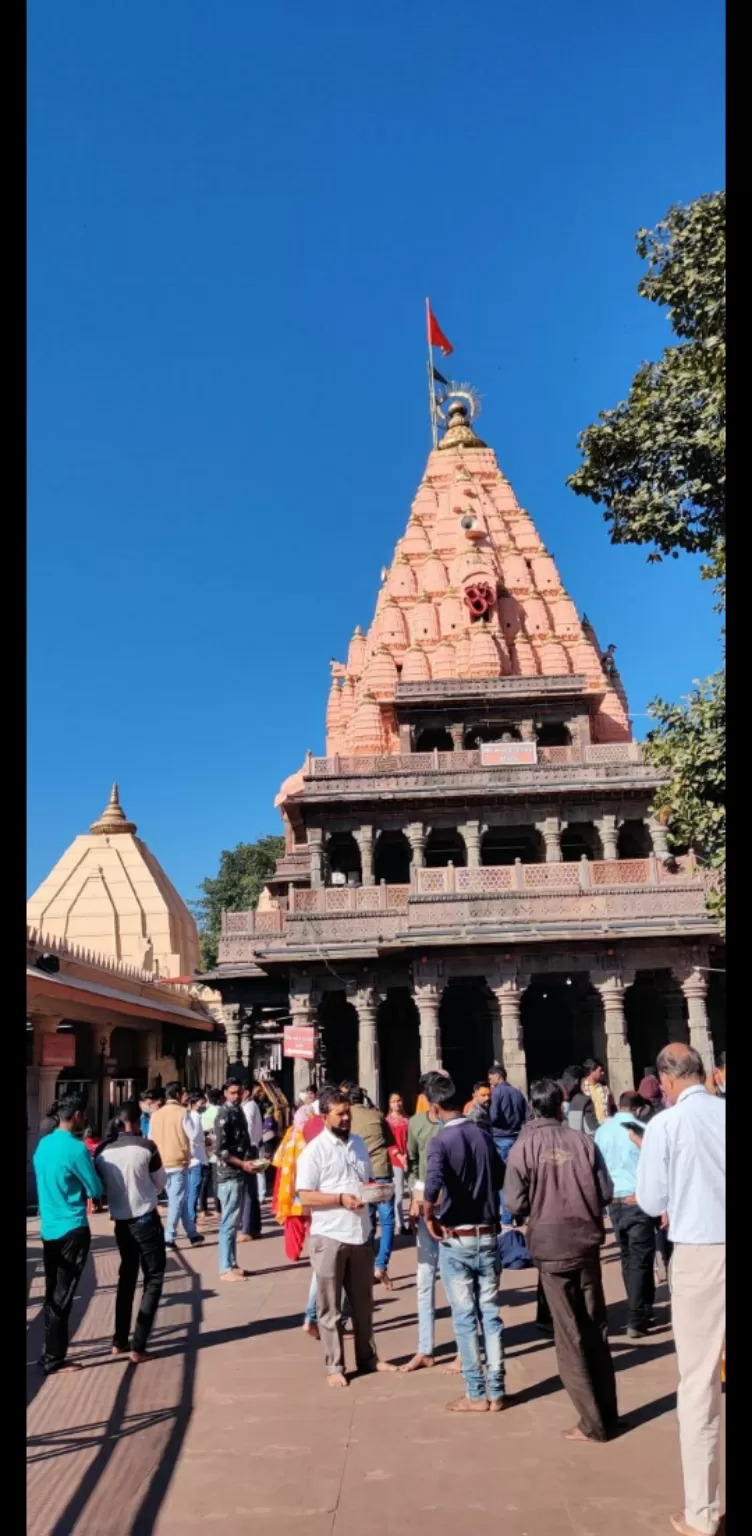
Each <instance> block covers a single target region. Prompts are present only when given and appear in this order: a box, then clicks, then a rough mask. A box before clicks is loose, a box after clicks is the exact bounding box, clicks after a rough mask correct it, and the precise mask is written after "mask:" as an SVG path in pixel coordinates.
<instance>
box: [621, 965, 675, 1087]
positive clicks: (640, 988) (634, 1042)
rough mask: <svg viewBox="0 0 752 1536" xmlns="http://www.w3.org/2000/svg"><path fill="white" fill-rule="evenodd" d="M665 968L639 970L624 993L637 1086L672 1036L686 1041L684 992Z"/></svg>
mask: <svg viewBox="0 0 752 1536" xmlns="http://www.w3.org/2000/svg"><path fill="white" fill-rule="evenodd" d="M676 993H677V989H676V987H675V985H674V984H673V983H672V978H671V977H670V976H668V975H666V974H664V973H663V972H661V971H638V972H637V975H636V976H635V979H634V982H633V984H632V986H631V987H627V990H626V993H625V995H624V1013H625V1016H626V1020H627V1040H628V1042H629V1048H630V1050H631V1052H632V1067H633V1069H634V1080H635V1085H636V1084H637V1083H639V1082H641V1080H642V1078H643V1077H645V1076H647V1074H648V1073H649V1072H655V1060H656V1057H657V1055H658V1052H659V1051H661V1050H662V1049H663V1047H664V1045H665V1044H666V1042H667V1041H668V1040H669V1039H673V1040H680V1039H682V1040H686V1038H687V1033H686V1026H685V1024H684V1022H683V1019H682V1002H683V999H682V996H681V992H679V993H678V996H677V995H676Z"/></svg>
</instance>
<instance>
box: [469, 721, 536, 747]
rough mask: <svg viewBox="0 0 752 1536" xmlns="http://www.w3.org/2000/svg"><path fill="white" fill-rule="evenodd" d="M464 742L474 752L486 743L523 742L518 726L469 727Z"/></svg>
mask: <svg viewBox="0 0 752 1536" xmlns="http://www.w3.org/2000/svg"><path fill="white" fill-rule="evenodd" d="M463 740H464V745H465V750H466V751H468V752H472V751H474V750H475V748H476V747H477V746H479V745H480V743H481V742H484V741H521V740H522V736H521V735H520V732H519V730H518V728H517V726H516V725H468V727H467V729H466V731H465V735H464V738H463Z"/></svg>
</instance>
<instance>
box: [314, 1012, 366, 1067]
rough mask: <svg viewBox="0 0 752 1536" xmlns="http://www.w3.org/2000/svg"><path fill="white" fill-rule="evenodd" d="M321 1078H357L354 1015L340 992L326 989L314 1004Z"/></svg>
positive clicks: (356, 1036) (356, 1018)
mask: <svg viewBox="0 0 752 1536" xmlns="http://www.w3.org/2000/svg"><path fill="white" fill-rule="evenodd" d="M318 1021H319V1028H320V1030H321V1031H322V1039H321V1046H322V1048H323V1058H324V1068H325V1070H324V1077H325V1078H326V1081H327V1082H328V1083H343V1082H345V1080H346V1079H347V1080H349V1081H350V1082H353V1083H357V1081H358V1015H357V1013H356V1011H355V1008H354V1007H353V1005H352V1003H348V1001H347V998H346V997H345V994H344V992H327V993H326V994H325V995H324V997H322V999H321V1002H320V1003H319V1007H318Z"/></svg>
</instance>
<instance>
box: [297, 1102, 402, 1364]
mask: <svg viewBox="0 0 752 1536" xmlns="http://www.w3.org/2000/svg"><path fill="white" fill-rule="evenodd" d="M319 1104H320V1111H321V1114H322V1115H323V1116H324V1122H325V1123H324V1129H323V1131H321V1133H320V1134H319V1135H318V1136H317V1137H316V1138H315V1139H314V1140H313V1141H311V1142H309V1144H308V1146H307V1147H306V1149H305V1151H304V1152H303V1153H302V1154H301V1156H300V1158H299V1160H298V1167H297V1175H296V1184H297V1194H298V1199H299V1200H300V1202H301V1204H302V1205H303V1206H305V1207H306V1209H307V1210H310V1211H311V1237H310V1251H311V1264H312V1266H313V1268H314V1270H315V1271H316V1280H317V1286H318V1301H317V1306H318V1323H319V1331H320V1335H321V1339H322V1342H323V1345H324V1353H325V1356H326V1371H327V1381H328V1384H329V1386H330V1387H346V1386H347V1378H346V1376H345V1356H344V1349H343V1344H342V1313H341V1308H340V1300H341V1296H342V1287H343V1285H344V1288H345V1292H346V1294H347V1299H348V1302H349V1304H350V1315H351V1318H352V1325H353V1335H354V1340H355V1366H356V1370H358V1371H360V1372H368V1371H393V1370H394V1369H395V1367H394V1366H393V1365H387V1363H386V1362H385V1361H383V1360H379V1358H378V1355H377V1354H376V1349H375V1346H374V1342H373V1249H372V1248H371V1243H370V1237H371V1218H370V1215H369V1211H368V1207H367V1205H366V1204H364V1202H363V1200H362V1199H361V1186H362V1185H363V1184H365V1183H367V1182H369V1181H370V1180H371V1179H372V1178H373V1174H372V1171H371V1162H370V1158H369V1156H368V1151H367V1149H366V1146H365V1143H364V1142H363V1141H361V1139H360V1137H359V1136H352V1135H351V1134H350V1102H349V1099H348V1097H347V1095H346V1094H345V1093H343V1092H342V1090H341V1089H340V1088H333V1087H329V1086H327V1087H325V1088H322V1090H321V1095H320V1101H319Z"/></svg>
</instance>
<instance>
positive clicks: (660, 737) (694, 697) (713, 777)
mask: <svg viewBox="0 0 752 1536" xmlns="http://www.w3.org/2000/svg"><path fill="white" fill-rule="evenodd" d="M650 714H651V716H652V718H653V719H654V720H656V721H657V722H658V724H657V726H656V727H655V728H654V729H653V730H651V731H649V732H648V737H647V740H646V743H645V756H646V758H647V759H648V761H649V762H651V763H654V764H655V766H656V767H657V768H660V769H662V770H663V771H664V772H665V773H666V774H667V776H668V777H667V781H666V783H665V784H663V785H662V786H661V788H660V790H659V791H658V794H657V796H656V799H655V802H654V805H653V810H654V812H655V814H656V815H657V816H658V817H659V819H660V820H662V821H665V822H666V824H667V831H668V838H669V843H670V845H671V846H672V847H674V848H681V847H685V848H686V847H692V848H694V850H695V852H696V854H697V857H698V859H699V860H700V862H701V863H703V864H707V865H710V866H711V867H712V868H714V869H717V870H718V871H719V877H718V886H717V887H716V889H715V890H714V892H713V894H712V896H711V900H710V905H711V909H712V910H713V912H714V913H715V915H716V916H717V917H718V919H719V921H720V923H721V925H722V926H723V925H724V923H725V916H726V884H725V864H726V803H725V802H726V674H725V672H717V673H715V675H714V676H713V677H709V678H707V679H706V681H705V682H703V683H700V682H696V683H695V685H694V688H693V689H692V692H691V693H690V694H689V696H688V698H687V699H685V700H683V702H682V703H681V704H667V703H666V702H665V701H664V700H663V699H656V700H654V702H653V703H652V704H651V706H650Z"/></svg>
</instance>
